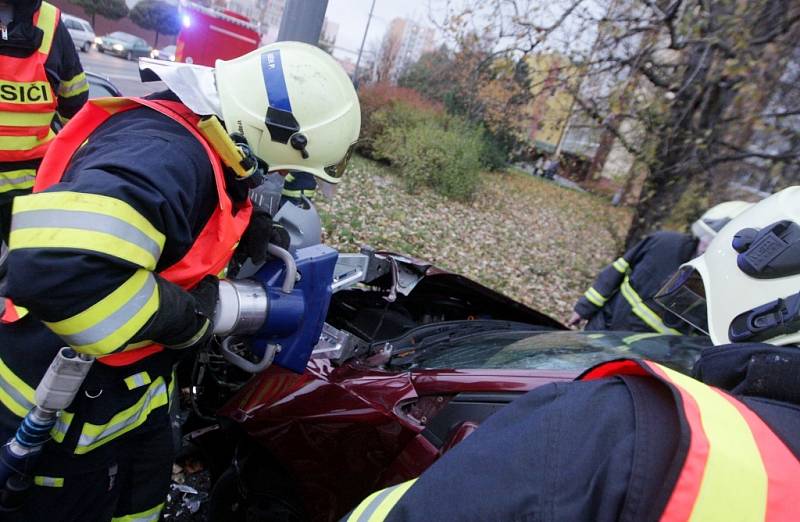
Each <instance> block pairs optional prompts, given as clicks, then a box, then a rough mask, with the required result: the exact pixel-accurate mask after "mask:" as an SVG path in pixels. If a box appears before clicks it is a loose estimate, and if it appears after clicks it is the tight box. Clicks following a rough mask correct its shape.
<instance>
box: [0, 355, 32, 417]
mask: <svg viewBox="0 0 800 522" xmlns="http://www.w3.org/2000/svg"><path fill="white" fill-rule="evenodd" d="M0 402H2V403H3V406H5V407H6V408H8V409H9V410H10V411H11V412H12V413H13V414H14V415H16V416H17V417H24V416H25V415H27V414H28V411H30V409H31V408H33V404H34V390H33V388H31V387H30V386H28V384H27V383H26V382H25V381H23V380H22V379H20V378H19V377H17V375H16V374H15V373H14V372H13V371H11V368H9V367H8V366H7V365H6V363H5V362H3V360H2V359H0Z"/></svg>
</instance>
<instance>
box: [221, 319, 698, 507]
mask: <svg viewBox="0 0 800 522" xmlns="http://www.w3.org/2000/svg"><path fill="white" fill-rule="evenodd" d="M530 333H532V335H543V336H545V337H546V336H562V337H564V338H565V339H566V340H567V341H566V342H572V341H571V339H573V338H574V336H586V337H587V338H589V337H593V336H597V335H598V334H595V333H591V332H585V333H576V332H539V331H534V332H530ZM701 344H702V343H701ZM512 348H513V346H512ZM692 350H694V348H692ZM693 353H694V352H693ZM697 353H698V354H699V349H698V351H697ZM613 355H614V356H617V354H616V353H614V354H613ZM582 370H583V369H577V368H572V369H558V368H555V369H452V368H441V369H421V368H413V369H410V370H399V369H387V368H386V367H385V365H384V366H379V367H375V366H372V365H371V364H369V363H367V362H365V361H363V360H352V361H349V362H347V363H345V364H343V365H341V366H335V365H334V364H332V363H331V361H329V360H326V359H312V360H311V362H310V363H309V365H308V368H307V369H306V372H305V373H304V374H302V375H298V374H294V373H292V372H289V371H287V370H284V369H281V368H275V367H273V368H270V369H268V370H267V371H265V372H263V373H261V374H259V375H256V376H254V377H253V378H252V379H251V380H250V381H249V382H248V383H247V384H246V385H245V386H244V387H243V388H242V389H241V390H240V391H239V392H238V393H237V394H236V395H235V397H234V398H233V399H232V400H231V401H229V402H228V404H227V405H226V406H225V407H224V408H223V409H222V410H221V411H220V414H221V415H222V416H223V417H227V418H229V419H232V420H233V421H234V422H236V423H237V424H238V426H239V427H240V428H241V429H242V430H243V431H244V433H246V435H247V437H248V438H249V439H250V440H252V441H255V442H256V444H258V445H260V446H261V447H262V448H264V450H265V451H266V452H268V453H269V454H270V455H271V456H272V457H274V458H275V459H276V460H277V461H278V462H280V464H281V466H282V467H283V468H284V469H285V470H287V472H288V473H289V475H290V477H291V480H292V481H293V482H294V484H295V487H296V489H297V491H298V492H299V495H300V496H301V498H303V500H304V503H305V505H306V509H307V510H308V514H309V516H310V518H311V519H312V520H326V521H329V520H330V521H332V520H337V519H338V518H339V517H341V516H343V515H344V514H345V513H347V512H348V511H349V510H350V509H352V508H353V507H354V505H355V504H356V503H357V502H358V501H359V500H361V499H363V498H364V497H365V496H366V495H368V494H369V493H370V492H372V491H375V490H377V489H381V488H383V487H387V486H389V485H392V484H396V483H398V482H401V481H405V480H409V479H411V478H414V477H416V476H418V475H419V474H420V473H422V472H423V471H424V470H425V469H427V468H428V467H429V466H430V465H431V464H433V463H434V462H435V461H436V460H437V459H438V458H439V457H440V456H441V455H442V454H443V453H445V452H446V451H448V450H449V449H450V448H452V447H453V446H455V445H456V444H457V443H458V442H460V441H461V440H463V439H464V438H466V437H467V436H469V434H471V433H472V432H474V430H475V429H477V427H478V426H479V425H480V423H481V422H482V421H483V420H484V419H485V418H486V417H488V416H489V415H491V414H493V413H494V412H495V411H497V410H498V409H500V408H502V407H503V406H504V405H505V404H507V403H508V402H510V401H512V400H514V399H515V398H516V397H518V396H519V395H521V394H523V393H526V392H528V391H530V390H533V389H535V388H538V387H539V386H543V385H546V384H550V383H554V382H569V381H571V380H573V379H574V378H575V377H577V376H578V375H579V374H580V373H581V371H582Z"/></svg>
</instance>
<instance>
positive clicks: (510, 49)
mask: <svg viewBox="0 0 800 522" xmlns="http://www.w3.org/2000/svg"><path fill="white" fill-rule="evenodd" d="M478 13H483V16H476V14H478ZM467 19H468V20H472V21H473V22H472V23H480V22H479V21H480V20H490V22H489V23H488V24H484V26H483V27H482V30H484V31H486V32H490V33H492V34H493V36H494V41H495V42H497V43H496V45H495V46H494V47H493V48H492V52H491V53H489V59H491V56H498V55H501V54H508V53H512V54H516V55H523V56H524V55H536V54H548V53H559V54H561V55H564V56H566V57H568V59H569V62H570V65H569V66H567V67H565V68H564V74H563V75H561V76H560V81H561V84H560V88H561V89H565V90H567V91H569V92H570V94H571V95H572V96H573V98H574V102H575V103H574V107H575V108H576V109H577V110H579V111H581V112H583V113H584V114H585V115H586V117H588V118H589V119H591V120H592V121H594V122H595V123H596V124H597V125H598V126H599V127H600V128H602V129H603V130H605V131H606V132H607V133H609V134H611V135H612V136H613V137H614V138H615V139H616V140H618V142H619V143H620V144H621V145H622V146H624V147H625V149H627V150H628V151H629V152H630V153H631V154H632V155H633V156H634V157H635V158H636V160H637V161H638V162H639V163H640V164H641V165H643V166H644V167H645V169H646V171H647V177H646V179H645V182H644V186H643V190H642V192H641V196H640V199H639V203H638V205H637V207H636V214H635V217H634V221H633V223H632V226H631V229H630V232H629V234H628V240H627V243H628V244H630V243H631V242H634V241H636V240H638V239H639V238H641V237H642V236H643V235H644V234H646V233H648V232H651V231H652V230H653V229H656V228H659V227H661V226H663V225H664V224H669V223H679V222H684V223H685V222H686V221H688V220H689V219H691V218H693V217H694V215H695V214H697V213H699V212H700V211H701V210H702V208H703V207H704V206H706V205H708V204H711V203H714V202H715V199H717V198H719V197H723V196H722V194H720V193H719V191H715V190H712V188H719V187H720V186H722V185H724V184H726V183H728V182H729V181H731V180H732V179H733V178H735V176H736V173H740V172H742V171H743V170H748V169H750V170H762V171H771V170H772V169H776V168H777V171H776V172H777V173H778V174H779V175H778V176H777V178H778V185H779V184H780V183H783V182H784V180H787V179H789V180H797V177H798V172H799V171H800V139H799V136H798V132H800V131H799V130H798V129H800V125H798V120H797V118H798V114H800V105H798V99H800V96H799V95H798V91H797V89H798V84H797V82H792V81H791V80H787V79H786V76H787V74H791V72H792V71H796V69H797V68H798V67H800V61H799V60H798V55H797V48H798V45H800V2H798V0H714V1H705V0H697V1H692V2H689V1H688V0H599V1H589V0H563V1H556V2H539V1H534V0H490V1H488V2H487V1H483V2H481V1H478V0H464V1H462V2H459V3H454V2H451V3H450V4H448V9H447V14H446V15H445V19H444V20H443V21H442V26H443V27H444V28H445V29H448V28H449V32H450V34H451V35H458V34H459V32H460V31H462V30H463V25H464V23H465V20H467ZM795 74H796V72H795ZM775 188H777V186H776V187H775Z"/></svg>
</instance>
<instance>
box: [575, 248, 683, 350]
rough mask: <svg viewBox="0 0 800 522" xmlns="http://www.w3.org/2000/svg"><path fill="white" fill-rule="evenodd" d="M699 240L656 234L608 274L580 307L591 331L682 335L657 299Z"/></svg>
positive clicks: (601, 276) (602, 275) (605, 271)
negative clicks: (660, 291)
mask: <svg viewBox="0 0 800 522" xmlns="http://www.w3.org/2000/svg"><path fill="white" fill-rule="evenodd" d="M696 250H697V240H696V239H695V238H693V237H692V236H689V235H687V234H679V233H676V232H656V233H655V234H653V235H651V236H648V237H646V238H645V239H643V240H642V241H640V242H639V243H638V244H637V245H636V246H634V247H633V248H631V249H630V250H628V251H627V252H625V254H624V255H623V256H622V257H620V258H619V259H617V260H616V261H614V262H613V263H612V264H610V265H608V266H607V267H606V268H604V269H603V270H602V271H601V272H600V274H599V275H598V276H597V279H595V281H594V283H593V284H592V286H591V287H590V288H589V289H588V290H587V291H586V293H584V294H583V296H582V297H581V298H580V299H579V300H578V302H577V303H576V304H575V312H577V313H578V315H580V316H581V317H582V318H584V319H588V320H589V322H588V323H587V325H586V330H628V331H638V332H658V333H671V334H680V333H681V332H680V331H679V330H678V326H677V325H679V324H680V321H679V320H677V319H676V318H675V317H672V316H671V315H669V314H667V313H666V312H665V311H664V310H663V309H662V308H661V307H660V306H658V304H657V303H656V302H655V301H653V296H655V295H656V293H658V291H659V290H660V289H661V287H662V286H663V285H664V284H665V283H666V282H667V281H668V280H669V278H670V277H671V276H672V274H674V273H675V271H677V270H678V268H679V267H680V266H681V265H682V264H683V263H685V262H687V261H689V260H690V259H692V257H694V254H695V251H696Z"/></svg>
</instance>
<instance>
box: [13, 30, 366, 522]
mask: <svg viewBox="0 0 800 522" xmlns="http://www.w3.org/2000/svg"><path fill="white" fill-rule="evenodd" d="M143 67H144V69H145V72H146V73H147V74H148V75H149V76H150V77H151V79H152V77H157V78H159V79H161V80H162V81H164V82H165V83H166V85H167V86H168V88H169V90H168V91H164V92H160V93H156V94H153V95H150V96H148V97H146V98H141V99H140V98H107V99H101V100H94V101H91V102H89V103H88V104H86V106H85V107H84V108H83V109H82V110H81V111H80V112H79V113H78V114H77V115H76V116H75V118H74V119H73V121H72V122H71V124H70V125H68V126H67V127H65V129H64V130H63V131H62V132H61V133H59V135H58V136H57V137H56V139H55V140H54V141H53V143H52V144H51V147H50V150H49V152H48V154H47V156H46V157H45V159H44V162H43V164H42V170H41V171H40V175H39V176H38V177H37V179H36V184H35V186H34V193H33V194H31V195H27V196H21V197H18V198H17V200H16V202H15V204H14V213H13V220H12V229H11V241H10V254H9V277H8V295H9V296H10V298H11V300H9V301H7V302H6V306H5V312H4V315H3V322H4V324H2V325H0V436H1V437H4V438H5V439H7V438H8V437H10V436H11V435H12V434H13V430H14V426H15V425H17V424H18V423H19V420H20V418H21V417H22V416H23V415H25V413H26V412H27V411H28V409H29V408H30V407H31V403H32V401H33V390H34V388H35V386H36V385H37V383H38V382H39V380H40V379H41V377H42V375H43V374H44V372H45V370H46V369H47V366H48V363H49V361H50V360H51V359H53V357H54V356H55V354H56V352H57V351H58V349H59V347H61V346H64V345H65V344H66V345H69V346H71V347H72V348H73V349H74V350H75V351H77V352H81V353H85V354H89V355H92V356H95V357H97V358H98V359H97V362H96V363H95V364H94V365H93V367H92V369H91V371H90V372H89V375H88V377H87V379H86V382H85V383H84V384H83V387H82V389H81V391H80V392H79V394H78V396H77V398H76V399H75V401H74V402H73V403H72V405H71V406H70V407H69V408H67V409H66V410H65V411H64V412H63V413H62V415H61V416H60V417H59V421H58V423H57V424H56V427H55V428H54V429H53V432H52V441H51V442H50V443H48V445H47V446H46V447H45V450H44V451H45V455H44V456H43V458H40V459H39V460H38V464H37V465H38V466H39V467H38V468H37V469H36V470H34V471H35V479H34V483H35V485H34V487H33V489H32V493H31V495H32V498H30V499H29V500H28V501H27V502H25V503H24V504H23V505H22V507H21V508H19V509H18V510H17V511H15V512H13V513H9V514H7V515H6V514H5V513H4V517H5V518H3V520H19V521H23V520H24V521H26V522H30V521H37V520H47V521H49V522H53V521H56V520H87V521H88V520H100V521H108V520H120V521H122V520H125V521H128V520H137V521H156V520H158V519H159V516H160V511H161V509H162V506H163V503H164V501H165V498H166V494H167V489H168V486H169V482H170V474H171V469H172V462H173V451H174V448H173V443H172V437H171V429H170V422H169V414H168V410H169V404H170V401H171V400H173V396H174V394H173V390H174V386H175V381H174V378H173V373H172V372H173V366H174V364H175V363H176V361H177V360H178V359H179V358H181V357H183V356H184V355H185V354H187V353H190V352H189V351H191V350H193V349H196V348H198V347H200V346H202V345H204V344H205V343H206V342H207V340H208V339H209V338H210V337H211V335H212V328H211V322H212V320H213V314H214V307H215V303H216V300H217V282H218V280H217V276H218V274H220V273H222V272H224V270H225V269H226V267H227V265H228V263H229V261H230V260H231V257H232V256H233V254H234V250H235V248H237V244H238V245H239V246H238V248H244V249H246V250H247V251H248V252H256V251H257V250H259V249H261V250H263V251H264V252H265V251H266V248H267V244H268V242H269V241H270V240H271V239H274V238H275V237H276V234H274V229H273V228H272V226H271V221H270V219H268V216H267V219H262V218H263V216H261V218H259V219H256V216H255V215H253V207H252V204H251V202H250V200H249V199H248V197H247V194H248V190H249V188H250V187H251V186H252V180H253V176H258V175H259V174H258V173H257V171H258V170H259V168H260V169H261V170H273V169H274V170H302V171H303V172H310V173H312V174H313V175H315V176H318V177H320V178H322V179H325V180H326V181H328V182H331V183H336V182H337V181H338V180H339V179H340V177H341V175H342V173H343V172H344V168H345V164H346V161H347V158H348V157H349V150H350V148H351V145H352V144H353V143H354V142H355V141H356V139H357V137H358V132H359V128H360V112H359V104H358V99H357V96H356V93H355V90H354V89H353V86H352V84H351V83H350V80H349V79H348V78H347V75H346V74H345V72H344V71H343V70H342V68H341V66H340V65H339V64H338V63H336V61H335V60H334V59H333V58H332V57H330V56H329V55H328V54H326V53H325V52H323V51H321V50H319V49H318V48H316V47H313V46H310V45H307V44H301V43H297V42H281V43H276V44H272V45H269V46H266V47H262V48H260V49H258V50H256V51H253V52H251V53H249V54H247V55H244V56H242V57H239V58H237V59H234V60H230V61H217V64H216V67H215V68H214V69H211V68H204V67H199V66H193V65H187V64H169V63H166V62H161V63H156V62H153V63H151V64H149V65H148V64H144V65H143ZM259 165H260V167H259ZM278 236H281V235H280V234H278ZM281 237H283V236H281Z"/></svg>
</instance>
